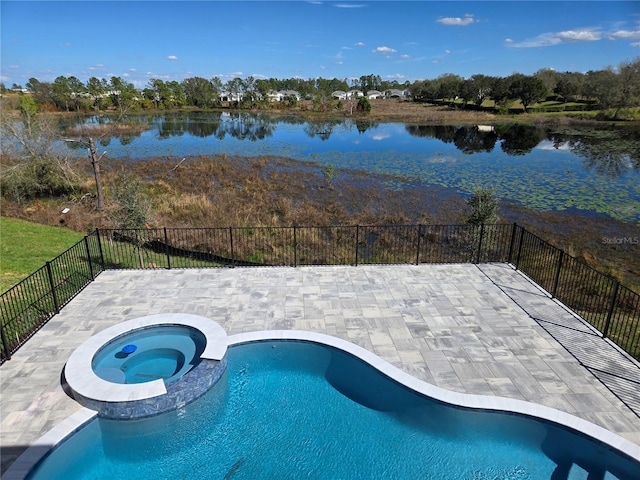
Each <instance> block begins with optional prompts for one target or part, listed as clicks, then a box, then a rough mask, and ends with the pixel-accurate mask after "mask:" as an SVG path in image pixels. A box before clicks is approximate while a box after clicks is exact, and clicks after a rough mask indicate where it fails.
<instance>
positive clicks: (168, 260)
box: [163, 227, 171, 270]
mask: <svg viewBox="0 0 640 480" xmlns="http://www.w3.org/2000/svg"><path fill="white" fill-rule="evenodd" d="M163 228H164V253H165V255H166V256H167V270H171V257H170V256H169V237H168V236H167V227H163Z"/></svg>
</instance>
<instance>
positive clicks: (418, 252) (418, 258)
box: [416, 224, 422, 265]
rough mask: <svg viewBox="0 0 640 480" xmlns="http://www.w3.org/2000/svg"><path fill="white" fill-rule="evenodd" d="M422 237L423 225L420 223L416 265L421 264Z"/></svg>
mask: <svg viewBox="0 0 640 480" xmlns="http://www.w3.org/2000/svg"><path fill="white" fill-rule="evenodd" d="M421 239H422V225H421V224H418V242H417V243H418V245H417V246H416V265H420V240H421Z"/></svg>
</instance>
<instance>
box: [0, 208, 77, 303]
mask: <svg viewBox="0 0 640 480" xmlns="http://www.w3.org/2000/svg"><path fill="white" fill-rule="evenodd" d="M83 237H84V235H83V234H82V233H78V232H74V231H72V230H69V229H67V228H63V227H50V226H46V225H40V224H37V223H31V222H26V221H24V220H18V219H14V218H7V217H0V292H4V291H5V290H8V289H9V288H11V287H12V286H14V285H15V284H16V283H18V282H19V281H20V280H22V279H23V278H25V277H27V276H29V274H31V273H33V272H34V271H36V270H37V269H38V268H40V267H42V266H43V265H44V264H45V262H47V261H48V260H51V259H53V258H54V257H56V256H58V255H59V254H61V253H62V252H64V251H65V250H66V249H67V248H69V247H71V246H72V245H74V244H75V243H77V242H78V241H80V240H81V239H82V238H83Z"/></svg>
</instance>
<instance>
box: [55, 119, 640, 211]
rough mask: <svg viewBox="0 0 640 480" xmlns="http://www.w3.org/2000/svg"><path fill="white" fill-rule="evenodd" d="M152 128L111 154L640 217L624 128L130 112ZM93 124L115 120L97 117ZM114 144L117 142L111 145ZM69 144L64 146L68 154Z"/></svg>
mask: <svg viewBox="0 0 640 480" xmlns="http://www.w3.org/2000/svg"><path fill="white" fill-rule="evenodd" d="M125 120H126V121H137V122H143V123H146V124H148V125H149V126H150V130H147V131H145V132H143V133H142V135H138V134H133V135H127V136H124V137H123V136H118V137H103V138H102V139H101V144H102V146H103V148H104V146H106V145H109V148H108V149H105V150H108V152H109V153H108V158H123V157H126V158H131V159H138V158H145V157H151V156H158V155H160V156H167V157H171V156H175V157H180V158H182V157H186V156H197V155H210V156H213V155H216V154H219V153H225V154H228V155H242V156H248V157H254V156H262V155H271V156H283V157H289V158H294V159H297V160H303V161H312V162H316V163H318V164H320V165H329V164H331V165H333V166H334V167H335V168H336V169H352V170H363V171H370V172H375V173H382V174H389V175H393V176H398V177H403V178H406V179H411V180H415V181H419V182H426V183H431V184H439V185H443V186H447V187H453V188H457V189H459V190H460V191H461V192H463V193H470V192H472V191H473V189H474V188H475V187H477V186H482V187H488V188H494V189H495V191H496V192H497V193H498V195H499V196H500V197H501V198H503V199H506V200H507V201H511V202H516V203H520V204H523V205H525V206H527V207H529V208H534V209H539V210H554V209H557V210H563V209H570V208H575V209H579V210H584V211H591V212H596V213H599V214H606V215H610V216H612V217H614V218H618V219H621V220H624V221H632V222H638V221H639V220H640V190H638V185H639V184H640V135H639V134H638V133H639V132H638V131H634V130H632V129H625V128H610V129H605V130H594V129H573V130H569V129H564V130H559V129H552V128H550V127H548V126H547V127H545V126H538V125H513V124H509V125H495V126H486V125H418V124H403V123H377V122H374V121H369V120H367V119H366V118H363V119H353V118H348V119H336V118H332V119H330V118H322V119H317V120H314V121H306V120H305V119H303V118H301V117H296V116H278V115H266V114H252V113H247V112H242V113H232V112H207V113H195V112H193V113H192V112H187V113H184V112H183V113H171V114H166V115H146V116H145V115H139V116H131V117H129V118H127V119H125ZM86 122H94V123H99V122H108V121H107V120H104V119H103V118H100V117H93V118H91V119H89V120H86ZM109 142H111V143H110V144H109ZM73 146H74V145H73V144H70V145H61V146H60V148H61V150H64V149H66V151H63V153H64V154H68V153H69V150H68V147H73Z"/></svg>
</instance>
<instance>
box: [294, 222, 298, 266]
mask: <svg viewBox="0 0 640 480" xmlns="http://www.w3.org/2000/svg"><path fill="white" fill-rule="evenodd" d="M293 266H294V267H297V266H298V235H297V228H296V226H295V225H294V226H293Z"/></svg>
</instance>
